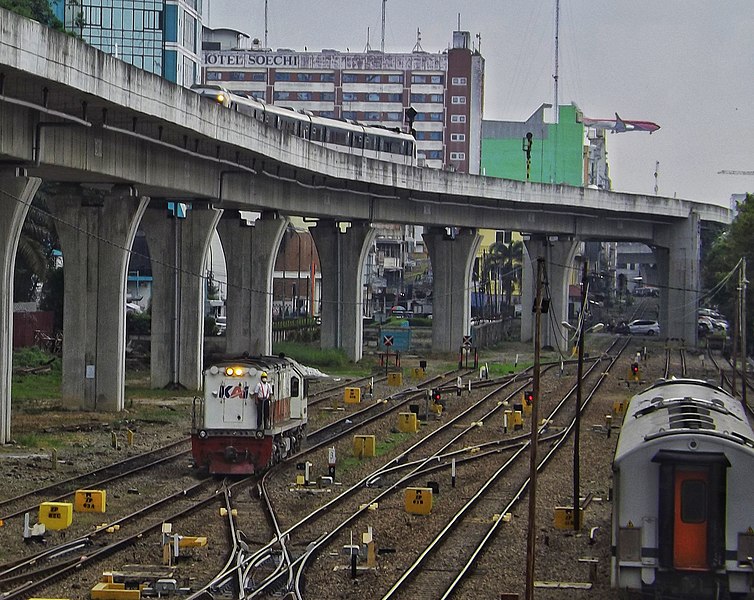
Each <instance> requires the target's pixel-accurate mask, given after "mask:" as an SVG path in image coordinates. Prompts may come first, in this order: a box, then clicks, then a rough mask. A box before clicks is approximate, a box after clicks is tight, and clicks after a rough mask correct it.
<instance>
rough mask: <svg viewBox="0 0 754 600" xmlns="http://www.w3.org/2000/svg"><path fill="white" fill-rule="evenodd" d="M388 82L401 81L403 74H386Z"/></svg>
mask: <svg viewBox="0 0 754 600" xmlns="http://www.w3.org/2000/svg"><path fill="white" fill-rule="evenodd" d="M387 82H388V83H403V75H388V76H387Z"/></svg>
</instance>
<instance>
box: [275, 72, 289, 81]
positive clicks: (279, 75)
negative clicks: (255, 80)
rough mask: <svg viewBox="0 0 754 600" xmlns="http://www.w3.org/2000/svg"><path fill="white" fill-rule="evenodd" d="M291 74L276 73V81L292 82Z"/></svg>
mask: <svg viewBox="0 0 754 600" xmlns="http://www.w3.org/2000/svg"><path fill="white" fill-rule="evenodd" d="M290 80H291V74H290V73H275V81H290Z"/></svg>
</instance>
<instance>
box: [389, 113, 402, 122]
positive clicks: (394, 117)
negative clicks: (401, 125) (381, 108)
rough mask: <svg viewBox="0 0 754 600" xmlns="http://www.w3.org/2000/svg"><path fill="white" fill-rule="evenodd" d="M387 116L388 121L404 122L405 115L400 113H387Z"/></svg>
mask: <svg viewBox="0 0 754 600" xmlns="http://www.w3.org/2000/svg"><path fill="white" fill-rule="evenodd" d="M385 116H386V117H387V120H388V121H402V120H403V115H402V114H401V113H399V112H389V113H385Z"/></svg>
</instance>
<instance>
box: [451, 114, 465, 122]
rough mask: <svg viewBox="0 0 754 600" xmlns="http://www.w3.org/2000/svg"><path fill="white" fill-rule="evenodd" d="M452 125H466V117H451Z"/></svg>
mask: <svg viewBox="0 0 754 600" xmlns="http://www.w3.org/2000/svg"><path fill="white" fill-rule="evenodd" d="M450 122H451V123H465V122H466V115H450Z"/></svg>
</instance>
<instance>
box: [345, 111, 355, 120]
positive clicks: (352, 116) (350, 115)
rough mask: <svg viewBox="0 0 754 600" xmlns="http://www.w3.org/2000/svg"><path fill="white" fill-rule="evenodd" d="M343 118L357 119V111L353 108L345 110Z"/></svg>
mask: <svg viewBox="0 0 754 600" xmlns="http://www.w3.org/2000/svg"><path fill="white" fill-rule="evenodd" d="M343 118H344V119H349V120H351V121H355V120H356V112H355V111H353V110H344V111H343Z"/></svg>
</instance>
